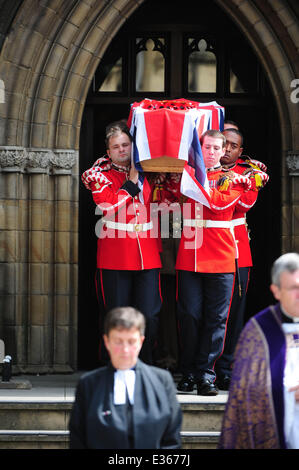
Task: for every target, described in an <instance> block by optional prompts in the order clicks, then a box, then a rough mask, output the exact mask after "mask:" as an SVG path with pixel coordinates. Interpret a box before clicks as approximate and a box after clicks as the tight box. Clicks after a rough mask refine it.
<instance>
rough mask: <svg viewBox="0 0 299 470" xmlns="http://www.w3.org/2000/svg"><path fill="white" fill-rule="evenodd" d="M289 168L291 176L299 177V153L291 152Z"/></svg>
mask: <svg viewBox="0 0 299 470" xmlns="http://www.w3.org/2000/svg"><path fill="white" fill-rule="evenodd" d="M286 161H287V167H288V170H289V175H290V176H299V151H297V152H296V151H295V152H294V151H290V152H288V155H287V159H286Z"/></svg>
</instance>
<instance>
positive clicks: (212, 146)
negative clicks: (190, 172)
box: [201, 135, 225, 168]
mask: <svg viewBox="0 0 299 470" xmlns="http://www.w3.org/2000/svg"><path fill="white" fill-rule="evenodd" d="M201 149H202V155H203V161H204V164H205V167H206V168H212V167H214V166H216V165H217V164H218V163H219V162H220V158H221V157H223V155H224V154H225V147H223V140H222V139H220V138H219V137H211V136H208V135H207V136H205V137H204V140H203V143H202V146H201Z"/></svg>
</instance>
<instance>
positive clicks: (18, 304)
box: [0, 147, 29, 371]
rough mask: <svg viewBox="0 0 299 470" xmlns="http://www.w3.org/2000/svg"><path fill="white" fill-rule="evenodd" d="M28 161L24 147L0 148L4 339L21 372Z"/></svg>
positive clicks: (0, 332)
mask: <svg viewBox="0 0 299 470" xmlns="http://www.w3.org/2000/svg"><path fill="white" fill-rule="evenodd" d="M26 161H27V153H26V150H25V149H24V148H22V147H1V148H0V168H1V172H0V198H1V200H0V240H1V243H0V312H1V315H0V338H1V339H2V340H3V341H4V343H5V352H6V354H9V355H11V356H12V357H13V363H14V364H15V365H16V364H17V369H18V371H23V370H24V368H25V367H26V364H27V338H28V337H27V335H28V303H27V295H28V263H27V261H28V240H29V236H28V235H29V234H28V177H27V175H26V174H25V166H26ZM15 368H16V367H15ZM15 368H14V369H15Z"/></svg>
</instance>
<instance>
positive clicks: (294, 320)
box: [280, 305, 299, 323]
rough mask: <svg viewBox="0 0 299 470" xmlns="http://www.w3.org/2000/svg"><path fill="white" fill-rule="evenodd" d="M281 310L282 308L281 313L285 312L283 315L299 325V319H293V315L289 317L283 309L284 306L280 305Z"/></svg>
mask: <svg viewBox="0 0 299 470" xmlns="http://www.w3.org/2000/svg"><path fill="white" fill-rule="evenodd" d="M280 308H281V311H282V312H283V314H284V315H285V316H286V317H288V318H290V320H292V321H293V322H294V323H299V317H292V315H289V314H288V313H287V312H286V311H285V310H284V309H283V308H282V306H281V305H280Z"/></svg>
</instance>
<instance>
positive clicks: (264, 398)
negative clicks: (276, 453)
mask: <svg viewBox="0 0 299 470" xmlns="http://www.w3.org/2000/svg"><path fill="white" fill-rule="evenodd" d="M285 359H286V341H285V336H284V333H283V330H282V327H281V311H280V306H279V304H277V305H276V306H275V307H272V306H271V307H268V308H267V309H265V310H263V311H262V312H260V313H258V314H257V315H256V316H254V317H253V318H251V319H250V320H249V321H248V323H247V324H246V325H245V327H244V329H243V331H242V333H241V335H240V339H239V342H238V345H237V348H236V351H235V361H234V366H233V373H232V380H231V386H230V390H229V397H228V402H227V406H226V410H225V414H224V418H223V423H222V430H221V436H220V440H219V448H220V449H285V448H286V444H285V438H284V431H283V428H284V397H283V375H284V367H285Z"/></svg>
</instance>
